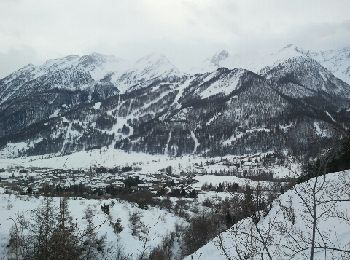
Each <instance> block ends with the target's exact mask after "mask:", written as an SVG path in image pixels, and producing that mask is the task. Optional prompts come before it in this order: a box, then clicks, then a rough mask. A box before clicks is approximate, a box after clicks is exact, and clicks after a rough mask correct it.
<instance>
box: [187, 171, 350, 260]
mask: <svg viewBox="0 0 350 260" xmlns="http://www.w3.org/2000/svg"><path fill="white" fill-rule="evenodd" d="M349 187H350V170H348V171H343V172H338V173H331V174H327V175H326V177H325V178H323V177H318V178H317V179H316V178H314V179H311V180H310V181H308V182H306V183H302V184H300V185H297V186H295V188H294V189H292V190H289V191H288V192H286V193H284V194H283V195H281V196H280V197H279V198H278V199H277V200H275V201H274V203H273V207H272V209H271V210H270V212H269V213H268V214H267V216H265V217H262V218H261V219H260V221H259V222H258V223H257V224H256V225H255V223H254V222H253V220H252V218H246V219H244V220H242V221H240V222H239V223H238V224H236V225H234V226H233V227H232V228H231V229H229V230H227V231H225V232H223V233H221V235H220V236H218V237H216V238H215V239H214V240H212V241H211V242H209V243H208V244H206V245H205V246H203V247H202V248H200V249H199V250H198V251H197V252H196V253H194V254H193V255H191V256H188V257H187V258H185V259H201V260H205V259H208V260H211V259H217V260H220V259H223V260H224V259H269V257H268V254H270V255H271V257H272V259H278V260H283V259H309V255H310V247H311V238H312V228H313V225H312V223H313V220H314V218H313V217H312V216H316V219H317V221H316V225H314V226H315V228H316V236H315V259H350V254H349V250H350V191H349ZM314 188H315V189H314ZM313 190H315V193H313V192H312V191H313ZM313 194H315V199H316V200H315V201H316V202H315V203H313ZM313 205H316V207H315V208H316V215H314V213H313V212H314V211H313V209H314V207H313ZM262 241H264V242H262ZM345 251H348V252H345Z"/></svg>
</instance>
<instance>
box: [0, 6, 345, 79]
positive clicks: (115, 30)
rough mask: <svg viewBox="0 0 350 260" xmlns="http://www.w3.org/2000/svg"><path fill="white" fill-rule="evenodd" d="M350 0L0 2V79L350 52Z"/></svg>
mask: <svg viewBox="0 0 350 260" xmlns="http://www.w3.org/2000/svg"><path fill="white" fill-rule="evenodd" d="M349 10H350V0H0V77H1V76H4V75H6V74H7V73H10V72H12V71H13V70H15V69H17V68H19V67H21V66H23V65H26V64H28V63H34V64H40V63H41V62H43V61H44V60H46V59H49V58H57V57H61V56H65V55H69V54H87V53H91V52H100V53H104V54H114V55H115V56H117V57H121V58H125V59H135V58H137V57H140V56H143V55H145V54H148V53H150V52H159V53H163V54H165V55H167V56H168V57H169V59H170V60H172V61H173V62H174V64H175V65H177V66H179V67H180V68H181V67H189V66H192V65H193V64H194V63H196V62H199V61H201V60H203V59H205V58H206V57H208V56H211V55H212V54H213V53H214V52H216V51H218V50H220V49H227V50H229V51H230V53H232V54H237V53H239V54H241V55H255V54H256V53H261V52H264V53H266V52H271V51H274V50H277V49H280V48H282V47H283V46H284V45H286V44H289V43H295V44H297V45H299V46H301V47H303V48H307V49H333V48H340V47H346V46H348V47H350V15H349Z"/></svg>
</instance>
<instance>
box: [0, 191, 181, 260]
mask: <svg viewBox="0 0 350 260" xmlns="http://www.w3.org/2000/svg"><path fill="white" fill-rule="evenodd" d="M0 193H1V194H0V259H7V258H6V252H7V248H6V246H7V245H8V242H9V241H8V240H9V231H10V228H11V227H12V226H13V224H14V223H13V220H11V219H10V218H13V219H16V216H17V214H18V213H21V212H23V213H24V214H26V215H27V216H28V214H29V212H30V210H33V209H35V208H36V207H38V206H39V205H40V203H41V201H42V200H43V198H42V197H40V198H35V197H28V196H15V195H8V194H3V189H1V188H0ZM114 202H115V204H114V206H112V200H86V199H69V209H70V211H71V215H72V217H73V220H74V221H76V223H77V224H78V227H79V228H83V227H84V225H86V220H84V219H83V216H84V211H85V210H86V209H87V208H88V207H90V208H91V209H92V210H93V221H94V225H95V226H99V225H101V224H102V226H101V227H100V228H99V229H98V235H99V236H104V235H106V246H107V247H108V248H111V250H112V252H113V247H115V246H116V244H117V243H119V245H120V246H121V247H122V248H123V250H124V253H125V254H126V255H129V256H130V258H131V259H137V256H138V255H139V254H140V252H141V251H142V250H144V248H146V252H147V253H149V252H150V250H152V249H153V248H154V247H156V246H157V245H159V244H160V243H161V241H162V239H163V238H164V237H165V236H166V235H167V234H168V233H170V232H171V231H174V229H175V225H176V224H185V222H184V220H183V219H181V218H179V217H177V216H175V215H173V214H171V213H169V212H168V211H166V210H161V209H159V208H154V207H152V208H149V209H147V210H143V209H140V208H138V207H136V206H135V205H134V204H131V203H128V202H125V201H117V200H114ZM104 203H106V204H109V205H111V206H110V216H111V217H112V221H113V222H114V223H115V222H116V221H117V219H118V218H120V219H121V225H122V227H123V230H122V231H121V232H120V233H119V234H116V233H115V232H114V231H113V228H112V226H111V224H110V222H109V220H108V216H107V215H106V214H105V213H104V212H102V210H101V205H103V204H104ZM54 204H55V206H57V207H58V205H59V198H54ZM134 212H139V213H140V216H141V222H142V223H143V224H144V230H145V232H144V233H143V237H144V238H140V237H137V236H133V235H132V233H131V228H130V223H129V216H130V214H132V213H134ZM145 238H148V239H147V241H146V239H145ZM111 259H113V256H111Z"/></svg>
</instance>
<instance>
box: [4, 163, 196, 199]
mask: <svg viewBox="0 0 350 260" xmlns="http://www.w3.org/2000/svg"><path fill="white" fill-rule="evenodd" d="M192 182H193V179H192V177H191V176H189V175H181V176H174V175H169V174H167V173H165V172H164V173H159V172H157V173H155V174H151V175H150V174H142V173H140V172H134V171H130V172H124V173H118V174H115V173H109V172H104V173H101V172H98V173H96V171H93V170H90V171H82V170H58V169H55V170H53V169H35V168H34V169H11V170H8V171H6V172H2V173H0V186H1V187H3V188H5V190H11V191H15V192H18V193H20V194H26V193H32V194H43V193H57V192H74V193H78V194H80V195H84V194H87V193H89V194H99V195H105V194H108V193H109V192H111V190H112V191H114V192H138V191H149V192H152V193H153V194H155V195H157V194H158V195H165V194H169V195H173V194H174V196H193V194H194V191H195V189H194V188H192V186H191V185H189V184H191V183H192ZM196 191H197V192H198V190H196Z"/></svg>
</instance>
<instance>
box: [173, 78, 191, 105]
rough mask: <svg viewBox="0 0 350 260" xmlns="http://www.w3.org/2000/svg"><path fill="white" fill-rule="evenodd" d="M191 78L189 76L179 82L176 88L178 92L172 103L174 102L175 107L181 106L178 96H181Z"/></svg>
mask: <svg viewBox="0 0 350 260" xmlns="http://www.w3.org/2000/svg"><path fill="white" fill-rule="evenodd" d="M191 82H192V78H191V77H189V78H188V79H187V80H186V81H185V82H184V83H182V84H180V85H179V86H178V87H177V88H176V90H178V93H177V94H176V97H175V99H174V103H175V104H176V108H181V103H179V101H180V98H181V97H182V95H183V93H184V90H185V89H186V88H187V87H188V86H189V85H190V84H191Z"/></svg>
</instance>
